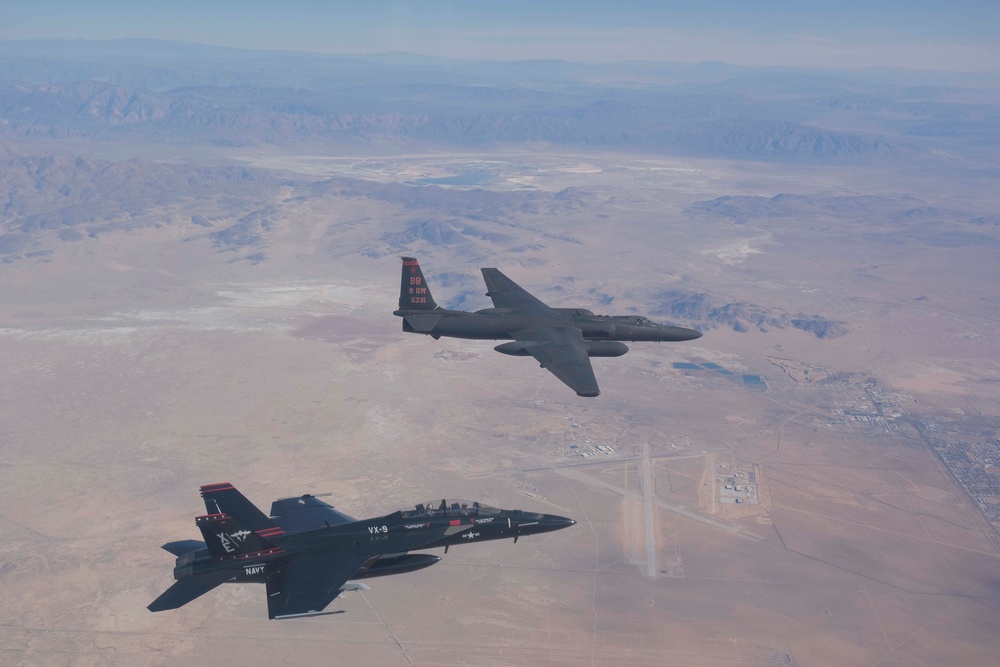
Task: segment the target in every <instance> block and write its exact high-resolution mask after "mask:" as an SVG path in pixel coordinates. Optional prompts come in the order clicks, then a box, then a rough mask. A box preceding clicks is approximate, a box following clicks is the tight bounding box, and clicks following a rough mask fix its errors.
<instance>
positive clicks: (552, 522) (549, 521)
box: [545, 514, 576, 530]
mask: <svg viewBox="0 0 1000 667" xmlns="http://www.w3.org/2000/svg"><path fill="white" fill-rule="evenodd" d="M545 518H546V521H545V524H546V525H547V526H550V528H549V530H561V529H563V528H569V527H570V526H575V525H576V521H573V519H567V518H566V517H564V516H557V515H555V514H549V515H547V516H546V517H545Z"/></svg>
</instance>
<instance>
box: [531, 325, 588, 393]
mask: <svg viewBox="0 0 1000 667" xmlns="http://www.w3.org/2000/svg"><path fill="white" fill-rule="evenodd" d="M511 336H512V337H513V338H514V340H517V341H520V342H522V343H524V350H525V352H527V353H528V354H530V355H531V356H533V357H534V358H535V359H537V360H538V363H540V364H541V365H542V368H544V369H546V370H548V371H549V372H550V373H552V374H553V375H555V376H556V377H557V378H559V379H560V380H562V381H563V382H565V383H566V384H567V385H569V387H570V389H572V390H573V391H575V392H576V393H577V394H579V395H580V396H597V395H598V394H600V393H601V390H600V389H599V388H598V387H597V378H595V377H594V368H593V366H591V365H590V357H589V356H588V355H587V343H586V341H584V340H583V334H581V333H580V330H579V329H577V328H576V327H537V328H535V329H524V330H523V331H514V332H512V333H511Z"/></svg>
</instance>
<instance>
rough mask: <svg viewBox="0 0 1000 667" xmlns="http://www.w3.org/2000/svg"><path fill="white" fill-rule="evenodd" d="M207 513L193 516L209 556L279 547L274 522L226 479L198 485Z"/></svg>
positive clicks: (263, 551) (278, 532)
mask: <svg viewBox="0 0 1000 667" xmlns="http://www.w3.org/2000/svg"><path fill="white" fill-rule="evenodd" d="M201 495H202V497H203V498H204V499H205V509H206V510H207V511H208V514H206V515H204V516H199V517H196V518H195V523H196V524H197V526H198V528H199V530H201V534H202V537H204V539H205V544H206V545H207V546H208V552H209V553H210V554H211V555H212V557H213V558H235V557H245V556H251V555H252V556H256V555H267V554H270V553H276V552H277V551H280V549H279V548H278V547H277V546H276V545H275V543H274V541H273V540H274V539H275V538H278V537H280V536H281V535H283V534H284V531H283V530H282V529H281V528H280V527H278V525H277V524H276V523H275V522H274V521H272V520H271V519H269V518H268V517H267V516H266V515H265V514H264V513H263V512H261V511H260V510H259V509H257V507H255V506H254V504H253V503H251V502H250V501H249V500H247V498H246V496H244V495H243V494H242V493H240V492H239V491H237V490H236V488H235V487H234V486H233V485H232V484H230V483H229V482H223V483H221V484H208V485H205V486H203V487H201Z"/></svg>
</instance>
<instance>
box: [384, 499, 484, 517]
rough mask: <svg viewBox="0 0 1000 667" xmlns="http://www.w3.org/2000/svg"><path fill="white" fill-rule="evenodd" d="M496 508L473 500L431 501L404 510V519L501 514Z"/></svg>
mask: <svg viewBox="0 0 1000 667" xmlns="http://www.w3.org/2000/svg"><path fill="white" fill-rule="evenodd" d="M499 513H500V510H498V509H497V508H496V507H491V506H489V505H484V504H482V503H477V502H473V501H471V500H454V499H452V500H448V499H444V500H431V501H429V502H426V503H418V504H417V506H416V507H414V508H413V509H405V510H403V517H404V518H407V519H409V518H418V517H440V516H454V517H460V516H493V515H495V514H499Z"/></svg>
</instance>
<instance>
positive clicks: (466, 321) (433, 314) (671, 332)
mask: <svg viewBox="0 0 1000 667" xmlns="http://www.w3.org/2000/svg"><path fill="white" fill-rule="evenodd" d="M552 310H553V313H552V314H551V315H548V314H539V313H530V312H529V313H526V312H523V311H519V310H517V309H510V308H486V309H484V310H477V311H475V312H467V311H462V310H446V309H443V308H442V309H438V310H435V311H430V312H426V311H425V312H412V311H411V312H407V311H396V312H395V313H394V314H396V315H399V316H402V317H403V328H404V330H406V331H410V332H412V333H423V334H427V335H429V336H433V337H435V338H437V337H440V336H446V337H449V338H468V339H476V340H512V339H513V336H512V335H511V333H512V332H514V331H524V330H527V329H533V328H536V327H552V326H569V327H574V328H577V329H579V330H580V333H581V335H582V336H583V338H584V339H585V340H612V341H664V342H666V341H684V340H693V339H695V338H698V337H700V336H701V334H700V333H699V332H697V331H694V330H693V329H685V328H683V327H672V326H666V325H663V324H656V323H654V322H651V321H650V320H648V319H646V318H644V317H635V316H629V315H594V314H593V313H591V312H590V311H589V310H584V309H582V308H558V309H557V308H553V309H552ZM421 320H423V321H424V322H426V324H427V325H429V326H428V327H426V328H425V327H424V326H421V325H422V324H423V322H421ZM415 325H416V326H415Z"/></svg>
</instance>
